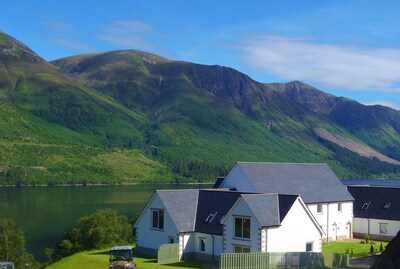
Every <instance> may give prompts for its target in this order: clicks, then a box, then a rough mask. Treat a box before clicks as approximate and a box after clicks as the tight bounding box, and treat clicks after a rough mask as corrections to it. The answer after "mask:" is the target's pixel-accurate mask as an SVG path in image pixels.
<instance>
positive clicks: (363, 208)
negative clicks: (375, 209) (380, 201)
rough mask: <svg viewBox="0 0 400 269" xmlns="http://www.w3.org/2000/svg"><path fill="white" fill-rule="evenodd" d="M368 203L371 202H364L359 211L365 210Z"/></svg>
mask: <svg viewBox="0 0 400 269" xmlns="http://www.w3.org/2000/svg"><path fill="white" fill-rule="evenodd" d="M370 203H371V202H365V203H363V205H362V207H361V210H367V209H368V207H369V204H370Z"/></svg>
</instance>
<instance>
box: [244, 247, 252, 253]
mask: <svg viewBox="0 0 400 269" xmlns="http://www.w3.org/2000/svg"><path fill="white" fill-rule="evenodd" d="M242 252H243V253H250V248H242Z"/></svg>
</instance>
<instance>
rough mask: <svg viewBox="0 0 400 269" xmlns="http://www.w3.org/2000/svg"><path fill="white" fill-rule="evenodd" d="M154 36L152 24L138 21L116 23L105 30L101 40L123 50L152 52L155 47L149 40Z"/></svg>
mask: <svg viewBox="0 0 400 269" xmlns="http://www.w3.org/2000/svg"><path fill="white" fill-rule="evenodd" d="M154 34H155V30H154V28H153V27H152V26H151V25H150V24H147V23H144V22H141V21H137V20H130V21H115V22H113V23H112V24H111V25H110V26H108V27H106V28H105V29H104V32H103V33H102V34H101V36H100V38H101V39H103V40H105V41H107V42H109V43H111V44H113V45H116V46H120V47H123V48H129V49H144V50H152V49H154V47H155V46H154V45H153V44H152V43H151V42H150V41H149V38H150V36H152V35H154Z"/></svg>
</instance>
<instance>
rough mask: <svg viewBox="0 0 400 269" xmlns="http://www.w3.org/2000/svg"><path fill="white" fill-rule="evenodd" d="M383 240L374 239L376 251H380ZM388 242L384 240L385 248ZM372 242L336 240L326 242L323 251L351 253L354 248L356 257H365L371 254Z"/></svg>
mask: <svg viewBox="0 0 400 269" xmlns="http://www.w3.org/2000/svg"><path fill="white" fill-rule="evenodd" d="M380 244H381V242H380V241H373V246H374V250H375V252H379V247H380ZM387 244H388V242H382V245H383V248H384V249H385V246H386V245H387ZM370 247H371V244H369V243H368V244H366V243H363V242H347V241H344V242H342V241H336V242H329V243H324V244H323V245H322V252H324V253H349V254H350V253H351V250H353V256H354V257H363V256H368V255H371V253H370Z"/></svg>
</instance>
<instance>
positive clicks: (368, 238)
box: [364, 234, 371, 243]
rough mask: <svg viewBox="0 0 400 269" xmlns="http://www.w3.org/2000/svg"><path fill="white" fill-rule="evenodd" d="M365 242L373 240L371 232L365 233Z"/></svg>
mask: <svg viewBox="0 0 400 269" xmlns="http://www.w3.org/2000/svg"><path fill="white" fill-rule="evenodd" d="M364 240H365V243H369V242H370V241H371V236H370V235H369V234H365V235H364Z"/></svg>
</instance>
